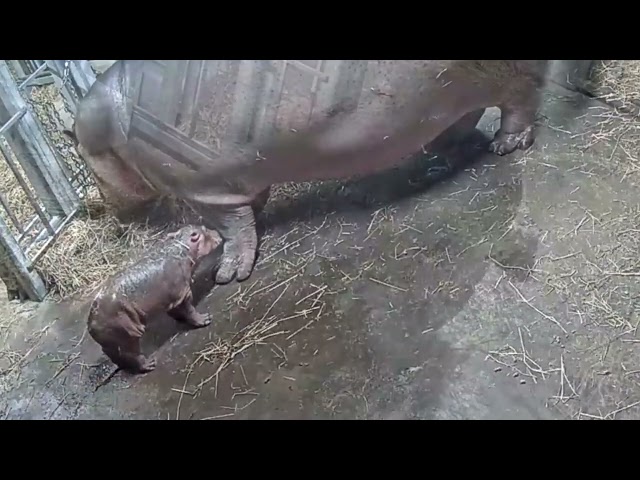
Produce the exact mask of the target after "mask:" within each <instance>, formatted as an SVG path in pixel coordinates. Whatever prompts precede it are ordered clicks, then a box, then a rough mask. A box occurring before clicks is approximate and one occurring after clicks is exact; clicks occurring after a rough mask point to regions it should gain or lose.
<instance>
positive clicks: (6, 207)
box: [0, 192, 24, 234]
mask: <svg viewBox="0 0 640 480" xmlns="http://www.w3.org/2000/svg"><path fill="white" fill-rule="evenodd" d="M0 205H2V208H4V211H5V212H7V215H9V219H10V220H11V222H12V223H13V225H14V226H15V227H16V228H17V229H18V233H20V234H24V229H23V228H22V225H21V224H20V220H18V217H16V215H15V214H14V213H13V210H11V207H10V206H9V202H7V199H6V198H4V194H3V193H2V192H0Z"/></svg>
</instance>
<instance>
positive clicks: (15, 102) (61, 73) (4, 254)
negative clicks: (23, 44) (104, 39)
mask: <svg viewBox="0 0 640 480" xmlns="http://www.w3.org/2000/svg"><path fill="white" fill-rule="evenodd" d="M9 62H11V64H12V66H13V68H14V71H15V73H16V75H17V77H18V78H17V79H15V78H14V77H13V75H12V74H11V71H10V69H9V67H8V63H9ZM67 66H68V67H69V68H66V67H67ZM47 69H48V70H49V71H47ZM45 77H48V78H49V80H47V78H45ZM45 80H47V81H46V82H45ZM63 80H64V81H63ZM51 81H53V82H55V84H56V85H57V86H58V88H59V89H60V93H61V94H62V96H63V98H64V100H65V104H66V108H67V109H68V110H71V111H72V112H73V113H74V114H75V107H76V102H77V100H78V98H79V97H81V96H83V95H84V94H86V92H87V91H88V89H89V88H90V86H91V84H92V83H93V81H95V75H94V74H93V72H92V71H91V68H90V65H89V63H88V61H86V60H80V61H77V60H69V61H67V60H36V61H8V60H0V135H1V136H2V138H0V152H2V153H3V156H4V157H5V158H6V162H7V165H8V167H9V169H10V170H11V171H12V173H13V175H14V176H15V178H16V181H17V183H18V185H19V186H20V187H21V189H22V190H23V192H24V194H25V198H26V200H27V201H28V202H29V203H30V204H31V206H32V207H33V209H34V210H35V213H36V215H34V216H33V218H32V219H31V220H30V221H29V222H28V225H27V226H26V227H24V226H23V225H22V224H21V223H20V220H18V218H17V216H16V215H15V213H14V212H13V211H12V210H11V205H10V204H9V203H8V201H7V199H6V198H5V196H4V195H2V194H1V192H0V206H1V208H3V209H4V210H5V211H6V212H7V214H8V219H7V221H10V222H11V223H12V224H14V225H15V226H16V228H17V230H18V233H16V234H15V235H14V233H13V232H12V231H11V230H10V229H9V226H8V225H7V223H6V222H5V219H3V218H2V217H0V278H1V279H2V280H3V281H4V283H5V285H6V287H7V292H8V294H9V296H10V298H14V297H20V298H23V297H24V295H26V296H27V297H29V298H30V299H32V300H35V301H42V300H43V299H44V298H45V296H46V293H47V292H46V288H45V285H44V283H43V282H42V279H41V278H40V276H39V275H38V274H37V273H36V271H35V263H36V262H37V261H38V259H40V258H41V257H42V256H43V255H44V254H45V253H46V251H47V250H48V248H49V247H50V246H51V245H53V243H54V242H55V241H56V239H57V237H58V235H59V234H60V233H61V232H62V231H63V230H64V229H65V227H66V226H67V225H68V223H69V222H70V221H71V220H72V219H73V218H74V216H75V214H76V213H77V212H78V211H79V207H80V199H79V196H78V193H77V192H76V191H75V189H74V188H73V186H72V183H71V181H70V179H69V178H68V177H69V176H70V175H69V174H68V173H67V172H66V168H65V167H66V165H65V164H64V162H62V161H61V158H60V157H59V156H58V154H57V152H56V151H55V150H54V148H53V146H52V145H51V143H50V142H49V140H48V137H47V135H46V133H45V132H44V130H42V127H41V125H40V124H39V122H38V121H37V119H36V117H35V114H34V113H33V112H32V110H31V107H30V105H29V104H28V103H27V101H26V100H25V98H23V97H22V94H21V92H20V91H21V90H24V89H26V88H29V87H32V86H34V84H43V82H44V83H45V84H46V83H51ZM18 83H19V84H18ZM3 122H4V123H3ZM5 140H6V143H5ZM20 167H21V168H20ZM27 180H28V182H27ZM28 183H30V184H31V186H30V185H29V184H28ZM31 187H33V188H31ZM5 218H7V217H5ZM38 220H40V222H42V223H40V222H39V221H38ZM34 229H35V231H34ZM32 235H33V237H34V238H31V237H32ZM16 237H17V239H16ZM27 237H29V238H27ZM25 241H26V242H25ZM26 243H28V245H27V244H26Z"/></svg>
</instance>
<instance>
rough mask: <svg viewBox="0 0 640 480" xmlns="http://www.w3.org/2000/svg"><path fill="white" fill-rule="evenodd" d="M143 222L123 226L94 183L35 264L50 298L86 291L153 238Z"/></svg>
mask: <svg viewBox="0 0 640 480" xmlns="http://www.w3.org/2000/svg"><path fill="white" fill-rule="evenodd" d="M158 236H159V233H154V231H153V230H152V229H150V228H147V227H144V226H132V225H127V226H124V225H122V224H120V222H118V220H117V219H116V218H114V217H113V216H112V215H110V214H109V213H108V212H107V211H106V210H105V208H104V204H103V203H102V199H101V198H100V195H99V194H98V192H97V189H96V188H95V187H92V188H91V189H89V194H88V196H87V198H86V200H85V204H84V208H83V211H82V212H81V213H79V214H78V216H77V217H76V218H75V219H74V220H73V221H71V222H70V223H69V225H68V226H67V228H65V230H64V231H63V232H62V233H61V234H60V236H59V237H58V238H57V239H56V241H55V242H54V244H53V245H52V246H51V247H50V248H49V250H47V252H46V254H45V255H43V256H42V257H41V258H40V260H39V261H38V262H37V264H36V271H37V272H38V273H39V274H40V275H41V276H42V279H43V280H44V282H45V284H46V285H47V287H48V288H49V289H50V295H51V297H52V298H58V299H60V298H65V297H67V296H69V295H72V294H83V293H87V292H88V291H90V290H91V289H93V288H95V287H96V286H97V285H98V284H99V283H100V282H101V281H103V280H104V279H105V278H106V277H108V276H109V275H112V274H114V273H115V272H116V271H118V270H120V269H121V268H123V267H126V266H127V265H129V264H130V263H131V261H132V260H133V259H134V258H135V256H136V255H138V254H140V253H141V252H142V251H143V250H144V249H145V248H146V247H148V246H149V245H150V244H152V243H153V242H154V241H156V240H157V238H158Z"/></svg>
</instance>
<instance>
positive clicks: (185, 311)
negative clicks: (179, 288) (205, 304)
mask: <svg viewBox="0 0 640 480" xmlns="http://www.w3.org/2000/svg"><path fill="white" fill-rule="evenodd" d="M168 313H169V315H170V316H171V317H172V318H174V319H175V320H177V321H178V322H182V323H186V324H187V325H190V326H192V327H194V328H203V327H206V326H209V325H210V324H211V315H209V314H204V315H203V314H202V313H199V312H198V311H197V310H196V309H195V307H194V306H193V294H192V293H191V291H189V294H188V295H187V297H186V298H185V299H184V300H183V301H182V303H181V304H180V305H178V306H177V307H175V308H173V309H171V310H170V311H169V312H168Z"/></svg>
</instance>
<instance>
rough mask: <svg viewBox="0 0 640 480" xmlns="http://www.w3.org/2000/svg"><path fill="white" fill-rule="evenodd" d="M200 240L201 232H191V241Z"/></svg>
mask: <svg viewBox="0 0 640 480" xmlns="http://www.w3.org/2000/svg"><path fill="white" fill-rule="evenodd" d="M198 240H200V233H198V232H193V233H192V234H191V243H196V242H197V241H198Z"/></svg>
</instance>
